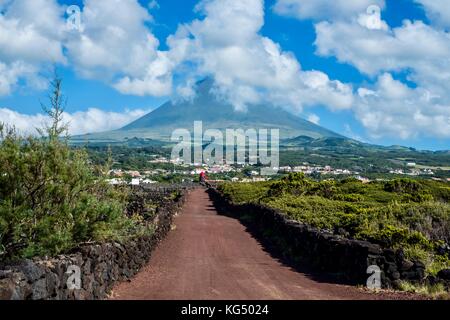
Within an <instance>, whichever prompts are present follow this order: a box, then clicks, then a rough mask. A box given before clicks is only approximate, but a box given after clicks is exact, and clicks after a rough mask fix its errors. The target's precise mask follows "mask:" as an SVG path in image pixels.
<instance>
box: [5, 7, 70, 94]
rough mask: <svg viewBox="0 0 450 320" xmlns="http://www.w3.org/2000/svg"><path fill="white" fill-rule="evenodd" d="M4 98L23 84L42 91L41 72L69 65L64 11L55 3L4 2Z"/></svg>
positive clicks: (43, 85) (42, 79)
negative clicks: (63, 40)
mask: <svg viewBox="0 0 450 320" xmlns="http://www.w3.org/2000/svg"><path fill="white" fill-rule="evenodd" d="M0 12H3V14H1V13H0V96H1V95H7V94H10V93H11V92H12V90H13V89H14V88H15V87H16V86H17V84H18V83H19V81H20V80H23V81H24V82H25V84H26V86H28V87H31V88H37V89H42V88H43V87H45V80H44V78H43V77H41V74H40V71H41V69H42V68H43V67H44V66H45V65H47V64H50V63H65V61H66V59H65V57H64V54H63V47H62V44H61V36H62V26H63V20H62V19H61V18H60V14H61V12H62V10H61V8H60V7H59V6H58V5H57V4H56V2H55V1H53V0H34V1H27V0H15V1H2V2H0Z"/></svg>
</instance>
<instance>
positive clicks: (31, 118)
mask: <svg viewBox="0 0 450 320" xmlns="http://www.w3.org/2000/svg"><path fill="white" fill-rule="evenodd" d="M147 112H148V110H141V109H136V110H125V111H124V112H122V113H118V112H110V111H103V110H99V109H96V108H90V109H88V110H87V111H78V112H75V113H67V112H66V113H64V116H63V118H64V122H67V123H69V133H70V134H72V135H77V134H85V133H94V132H102V131H109V130H114V129H119V128H121V127H123V126H125V125H127V124H128V123H130V122H132V121H134V120H136V119H138V118H140V117H142V116H143V115H145V114H146V113H147ZM0 119H1V122H3V123H6V124H8V125H13V126H15V127H16V129H17V130H19V131H20V132H22V133H26V134H36V128H40V127H42V126H43V125H45V124H48V122H49V119H48V117H47V116H46V115H44V114H34V115H27V114H22V113H19V112H17V111H14V110H11V109H8V108H0ZM30 124H32V125H30Z"/></svg>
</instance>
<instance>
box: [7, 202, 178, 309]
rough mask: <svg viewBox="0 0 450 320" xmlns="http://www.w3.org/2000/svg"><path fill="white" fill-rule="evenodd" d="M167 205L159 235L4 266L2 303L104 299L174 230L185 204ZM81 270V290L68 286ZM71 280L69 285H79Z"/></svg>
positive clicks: (158, 217) (156, 222)
mask: <svg viewBox="0 0 450 320" xmlns="http://www.w3.org/2000/svg"><path fill="white" fill-rule="evenodd" d="M184 199H185V195H183V196H182V197H181V198H180V199H178V201H176V202H175V201H172V202H170V201H169V202H167V201H166V202H164V204H163V205H162V206H160V207H159V208H158V209H157V213H156V215H155V218H154V221H153V223H154V225H155V232H154V233H153V235H152V236H146V237H141V238H139V239H135V240H134V241H129V242H127V243H125V244H120V243H106V244H93V245H85V246H82V247H81V248H78V249H77V250H76V252H74V253H72V254H68V255H60V256H57V257H54V258H51V259H41V258H36V259H33V260H23V261H20V262H18V263H15V264H13V265H7V266H3V267H0V300H91V299H104V298H105V297H106V296H107V294H108V293H109V292H110V290H111V288H112V287H113V285H114V284H115V283H116V282H117V281H124V280H128V279H130V278H131V277H133V276H134V275H135V274H136V273H137V272H138V271H139V270H140V269H141V268H142V267H143V266H144V265H145V264H146V263H147V262H148V260H149V258H150V255H151V252H152V251H153V249H154V248H155V247H156V245H157V244H158V242H159V241H161V240H162V239H163V238H164V237H165V236H166V235H167V233H168V232H169V231H170V228H171V225H172V218H173V216H174V215H175V214H176V213H177V212H178V211H179V210H180V208H181V206H182V205H183V203H184ZM74 268H79V269H78V270H79V271H80V277H79V278H80V280H81V283H80V285H81V287H80V289H76V288H75V289H74V288H69V287H68V280H69V277H70V276H71V275H72V274H74V273H71V272H74V271H73V270H74ZM72 279H73V278H71V280H70V281H69V285H71V284H76V282H74V281H72Z"/></svg>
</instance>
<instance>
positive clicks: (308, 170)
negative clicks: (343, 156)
mask: <svg viewBox="0 0 450 320" xmlns="http://www.w3.org/2000/svg"><path fill="white" fill-rule="evenodd" d="M279 172H281V173H292V172H294V173H297V172H301V173H304V174H307V175H310V174H316V173H320V174H330V175H336V176H338V175H350V174H359V172H353V171H350V170H348V169H334V168H332V167H331V166H323V167H322V166H312V165H307V164H305V165H302V166H295V167H291V166H286V167H280V170H279Z"/></svg>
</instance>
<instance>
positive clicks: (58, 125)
mask: <svg viewBox="0 0 450 320" xmlns="http://www.w3.org/2000/svg"><path fill="white" fill-rule="evenodd" d="M52 89H53V95H52V97H51V107H50V108H48V109H45V110H46V111H47V113H48V114H49V115H50V117H51V119H52V123H51V125H50V126H49V127H46V128H44V129H41V130H39V133H40V136H38V137H32V136H29V137H22V136H20V135H19V134H17V133H16V131H15V130H14V129H13V128H7V127H5V126H4V125H0V257H2V258H18V257H33V256H36V255H54V254H58V253H60V252H63V251H66V250H69V249H71V248H73V247H74V246H76V245H78V244H80V243H82V242H87V241H105V240H109V239H117V240H121V239H124V238H126V237H128V236H131V235H132V233H130V230H131V231H132V230H136V229H139V228H138V227H139V221H137V220H136V219H133V218H128V217H127V216H126V215H125V214H124V207H125V203H126V197H127V195H126V193H124V191H123V190H119V189H114V188H113V187H112V186H109V185H108V184H107V183H106V182H105V179H104V177H103V174H102V172H104V171H105V170H104V168H101V167H94V166H92V165H91V164H90V161H89V159H88V155H87V153H86V152H85V151H84V150H80V149H78V150H74V149H71V148H70V147H69V145H68V141H67V138H62V137H61V135H62V133H63V132H64V131H65V130H66V126H65V125H64V124H63V123H62V112H63V106H62V104H63V101H64V99H63V97H62V96H61V80H60V79H58V78H56V79H55V81H54V82H52Z"/></svg>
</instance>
